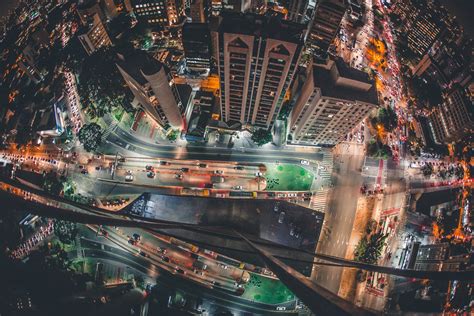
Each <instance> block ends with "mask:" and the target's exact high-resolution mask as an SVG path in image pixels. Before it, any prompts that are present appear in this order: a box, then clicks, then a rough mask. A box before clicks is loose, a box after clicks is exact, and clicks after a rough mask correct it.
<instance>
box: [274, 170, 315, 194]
mask: <svg viewBox="0 0 474 316" xmlns="http://www.w3.org/2000/svg"><path fill="white" fill-rule="evenodd" d="M266 166H267V172H266V174H265V178H266V180H267V187H266V190H267V191H307V190H309V189H310V188H311V185H312V184H313V180H314V174H313V173H312V172H311V171H308V170H306V169H305V168H303V167H301V166H298V165H292V164H279V165H277V164H267V165H266Z"/></svg>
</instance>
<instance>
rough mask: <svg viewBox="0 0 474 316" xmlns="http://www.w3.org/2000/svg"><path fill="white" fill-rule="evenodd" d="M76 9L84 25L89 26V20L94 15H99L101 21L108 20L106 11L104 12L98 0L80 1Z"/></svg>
mask: <svg viewBox="0 0 474 316" xmlns="http://www.w3.org/2000/svg"><path fill="white" fill-rule="evenodd" d="M76 8H77V13H78V15H79V18H80V19H81V22H82V24H87V23H88V22H89V18H90V17H91V16H94V14H97V15H98V16H99V18H100V20H102V21H105V20H106V16H105V14H104V11H102V8H101V7H100V5H99V2H98V1H97V0H79V2H78V3H77V7H76Z"/></svg>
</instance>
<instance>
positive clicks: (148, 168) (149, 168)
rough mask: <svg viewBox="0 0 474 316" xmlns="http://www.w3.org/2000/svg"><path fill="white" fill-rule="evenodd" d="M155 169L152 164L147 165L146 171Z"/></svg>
mask: <svg viewBox="0 0 474 316" xmlns="http://www.w3.org/2000/svg"><path fill="white" fill-rule="evenodd" d="M153 169H154V168H153V166H150V165H146V166H145V170H146V171H153Z"/></svg>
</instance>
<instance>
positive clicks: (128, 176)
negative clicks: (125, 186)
mask: <svg viewBox="0 0 474 316" xmlns="http://www.w3.org/2000/svg"><path fill="white" fill-rule="evenodd" d="M125 181H127V182H132V181H133V175H131V174H127V175H126V176H125Z"/></svg>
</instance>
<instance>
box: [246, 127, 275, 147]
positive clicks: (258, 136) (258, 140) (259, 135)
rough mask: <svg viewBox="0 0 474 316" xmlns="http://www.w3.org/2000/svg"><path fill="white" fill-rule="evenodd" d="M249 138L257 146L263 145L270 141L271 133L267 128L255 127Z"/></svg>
mask: <svg viewBox="0 0 474 316" xmlns="http://www.w3.org/2000/svg"><path fill="white" fill-rule="evenodd" d="M251 139H252V141H253V142H254V143H255V144H257V146H263V145H265V144H267V143H269V142H271V141H272V133H271V132H270V131H269V130H265V129H256V130H255V131H254V132H253V133H252V137H251Z"/></svg>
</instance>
